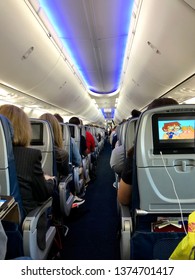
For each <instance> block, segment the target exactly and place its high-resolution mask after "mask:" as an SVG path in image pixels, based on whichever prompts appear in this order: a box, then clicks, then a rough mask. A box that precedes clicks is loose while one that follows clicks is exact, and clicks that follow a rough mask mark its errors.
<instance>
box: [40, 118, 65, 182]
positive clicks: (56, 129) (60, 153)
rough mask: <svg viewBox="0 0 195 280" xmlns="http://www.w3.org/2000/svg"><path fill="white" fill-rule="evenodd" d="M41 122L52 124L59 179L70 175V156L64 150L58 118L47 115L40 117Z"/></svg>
mask: <svg viewBox="0 0 195 280" xmlns="http://www.w3.org/2000/svg"><path fill="white" fill-rule="evenodd" d="M39 119H41V120H45V121H48V122H49V123H50V124H51V127H52V130H53V135H54V150H55V158H56V164H57V172H58V179H60V177H63V176H67V175H68V174H69V155H68V152H67V151H65V149H63V138H62V130H61V126H60V124H59V122H58V120H57V118H56V117H55V116H54V115H52V114H50V113H45V114H43V115H41V116H40V117H39Z"/></svg>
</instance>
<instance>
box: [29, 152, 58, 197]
mask: <svg viewBox="0 0 195 280" xmlns="http://www.w3.org/2000/svg"><path fill="white" fill-rule="evenodd" d="M36 151H38V152H34V163H33V167H32V168H33V173H32V174H33V176H32V178H31V179H32V184H33V186H32V187H33V193H34V196H35V197H36V200H37V201H40V202H42V201H45V200H46V199H48V198H49V197H50V196H51V195H52V192H53V188H54V181H53V179H49V180H45V177H44V173H43V170H42V165H41V159H42V155H41V152H40V151H39V150H36ZM35 153H37V154H36V155H35Z"/></svg>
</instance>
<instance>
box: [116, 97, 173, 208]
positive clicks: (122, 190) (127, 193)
mask: <svg viewBox="0 0 195 280" xmlns="http://www.w3.org/2000/svg"><path fill="white" fill-rule="evenodd" d="M177 104H178V102H177V101H176V100H174V99H172V98H166V97H165V98H157V99H154V100H153V101H152V102H151V103H150V104H149V106H148V109H153V108H157V107H162V106H168V105H177ZM133 155H134V147H132V148H130V150H129V151H128V154H127V159H126V161H125V164H124V168H123V171H122V174H121V179H120V182H119V188H118V193H117V197H118V201H119V202H120V203H121V204H123V205H130V204H131V197H132V174H133Z"/></svg>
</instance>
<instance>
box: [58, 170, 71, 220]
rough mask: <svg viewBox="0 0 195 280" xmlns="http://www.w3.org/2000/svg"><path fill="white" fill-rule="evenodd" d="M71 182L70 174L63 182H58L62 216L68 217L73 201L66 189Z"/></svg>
mask: <svg viewBox="0 0 195 280" xmlns="http://www.w3.org/2000/svg"><path fill="white" fill-rule="evenodd" d="M72 180H73V177H72V174H69V175H68V176H66V177H65V178H64V179H63V181H60V183H59V185H58V189H59V196H60V209H61V212H62V214H63V215H64V216H69V214H70V211H71V208H72V203H73V201H74V196H73V194H72V193H70V191H69V189H68V188H67V186H68V184H69V183H70V182H71V181H72Z"/></svg>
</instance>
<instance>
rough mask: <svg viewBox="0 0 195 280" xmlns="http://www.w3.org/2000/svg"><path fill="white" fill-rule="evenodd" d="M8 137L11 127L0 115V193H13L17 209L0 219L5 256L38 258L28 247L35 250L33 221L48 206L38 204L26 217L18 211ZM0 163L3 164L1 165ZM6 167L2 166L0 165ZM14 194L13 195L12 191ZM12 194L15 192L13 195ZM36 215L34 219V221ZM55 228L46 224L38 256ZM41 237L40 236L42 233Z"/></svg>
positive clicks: (44, 254)
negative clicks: (5, 244) (43, 243)
mask: <svg viewBox="0 0 195 280" xmlns="http://www.w3.org/2000/svg"><path fill="white" fill-rule="evenodd" d="M12 137H13V129H12V127H11V124H10V122H9V121H8V119H7V118H5V117H4V116H2V115H0V139H1V152H0V157H1V160H0V163H1V164H2V165H1V171H0V172H1V176H0V180H1V194H3V195H8V196H10V195H11V196H13V197H14V199H15V201H16V203H18V205H19V212H18V213H17V214H14V216H15V215H16V216H15V218H14V219H13V216H12V218H11V217H10V218H9V219H8V220H5V221H2V223H3V226H4V229H5V231H6V234H7V236H8V246H7V249H8V250H7V255H6V258H9V259H10V258H15V257H20V256H23V255H24V256H29V257H30V258H32V259H34V258H35V259H36V258H38V256H37V255H36V254H33V252H32V250H31V249H29V248H34V250H35V251H36V252H37V249H38V242H37V240H38V238H39V234H38V232H37V223H38V221H39V218H40V214H39V213H40V212H41V213H43V212H44V211H47V209H48V205H47V204H43V205H41V206H40V207H39V209H35V210H34V211H33V213H31V212H30V213H29V214H28V215H27V216H26V217H24V214H23V211H22V200H21V198H20V191H19V184H18V180H17V174H16V168H15V161H14V154H13V146H12ZM3 165H4V166H3ZM4 167H6V168H4ZM16 193H17V194H16ZM15 194H16V195H15ZM29 216H31V218H32V222H31V224H29V223H28V228H27V230H26V232H28V236H27V237H26V233H24V231H23V230H22V229H23V228H24V227H26V221H27V220H28V218H29ZM35 217H36V220H35ZM55 232H56V230H55V227H48V231H47V232H46V235H48V233H49V236H48V238H46V240H45V248H43V250H42V255H41V258H45V257H46V256H47V252H48V250H49V249H50V247H51V244H52V242H53V238H54V235H55ZM32 235H34V237H35V238H34V239H33V240H32ZM42 236H43V237H44V235H42Z"/></svg>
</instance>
